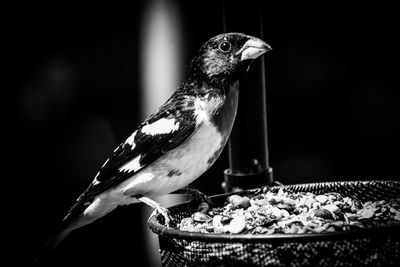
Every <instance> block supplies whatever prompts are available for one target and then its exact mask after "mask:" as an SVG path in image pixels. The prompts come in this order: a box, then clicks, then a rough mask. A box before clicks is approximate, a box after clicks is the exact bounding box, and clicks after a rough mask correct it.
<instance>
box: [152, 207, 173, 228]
mask: <svg viewBox="0 0 400 267" xmlns="http://www.w3.org/2000/svg"><path fill="white" fill-rule="evenodd" d="M156 211H157V212H158V213H159V214H161V215H162V216H163V217H164V224H165V226H167V227H170V226H171V214H170V213H169V211H168V209H166V208H164V207H161V206H160V207H159V208H158V209H156Z"/></svg>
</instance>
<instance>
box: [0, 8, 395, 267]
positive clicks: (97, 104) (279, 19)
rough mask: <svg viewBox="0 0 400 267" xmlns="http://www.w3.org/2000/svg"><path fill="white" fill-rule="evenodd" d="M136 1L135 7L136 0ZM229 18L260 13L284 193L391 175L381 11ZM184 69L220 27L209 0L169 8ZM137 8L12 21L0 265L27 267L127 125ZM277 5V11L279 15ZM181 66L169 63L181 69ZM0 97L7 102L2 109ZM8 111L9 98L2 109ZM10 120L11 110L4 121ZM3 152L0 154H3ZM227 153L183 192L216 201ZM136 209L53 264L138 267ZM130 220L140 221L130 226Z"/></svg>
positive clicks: (390, 89) (390, 75)
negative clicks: (8, 259) (5, 257)
mask: <svg viewBox="0 0 400 267" xmlns="http://www.w3.org/2000/svg"><path fill="white" fill-rule="evenodd" d="M138 2H139V1H138ZM229 4H230V5H236V9H237V10H241V11H243V12H241V14H240V15H238V18H237V19H238V20H240V21H242V22H243V24H244V25H245V24H246V18H249V17H251V16H254V14H255V13H253V11H254V12H256V11H255V10H257V12H258V10H259V9H260V8H261V7H262V8H263V19H264V32H263V35H264V39H265V40H266V41H267V42H268V43H269V44H270V45H271V46H272V47H273V51H272V52H270V53H268V54H267V55H266V66H267V68H266V69H267V73H266V77H267V111H268V130H269V132H268V134H269V137H268V138H269V151H270V164H271V166H272V167H273V168H274V175H275V178H276V179H277V180H279V181H281V182H282V183H284V184H290V183H302V182H317V181H332V180H345V179H351V180H353V179H398V177H399V174H400V172H399V169H398V164H399V163H398V162H399V156H398V151H399V150H398V149H399V132H400V127H399V126H400V115H399V114H400V93H399V88H398V87H399V86H398V79H397V77H398V57H397V53H398V49H399V47H398V42H397V40H396V39H397V36H398V27H397V23H396V22H397V21H396V17H395V14H394V8H393V7H390V6H384V5H380V6H370V7H368V6H358V7H349V6H339V4H336V6H329V7H322V6H309V7H306V6H302V7H301V8H298V7H290V9H289V6H286V7H284V8H275V7H272V6H269V5H268V3H264V4H260V3H258V2H256V1H245V3H243V2H241V3H233V2H229ZM178 6H179V10H180V12H181V16H182V20H183V21H184V35H183V38H184V39H185V43H186V44H187V46H186V48H185V51H184V55H185V62H186V66H187V64H188V63H189V60H190V58H191V57H192V56H193V55H194V54H195V53H196V50H197V49H198V48H199V47H200V46H201V44H202V43H203V42H205V41H206V40H208V39H209V38H210V37H212V36H214V35H216V34H219V33H221V32H222V17H221V15H222V9H221V7H222V3H221V2H219V1H201V2H200V1H198V2H196V3H195V2H192V1H191V2H190V3H189V1H186V2H185V1H181V2H178ZM143 8H144V4H143V3H135V5H134V6H133V7H131V8H130V9H129V15H128V16H126V15H122V14H121V15H120V16H118V17H115V15H116V14H118V13H114V14H113V15H111V14H107V13H101V14H100V13H96V12H94V11H91V12H88V13H83V14H79V15H78V14H75V13H73V12H65V13H66V14H64V13H63V11H64V9H63V8H62V7H59V8H57V9H56V10H51V9H50V11H44V10H42V11H40V12H38V11H35V12H32V11H31V10H27V11H26V12H16V14H15V15H14V16H13V19H12V20H10V23H9V26H8V31H9V32H10V33H11V36H10V38H9V39H8V40H10V42H7V43H9V44H10V45H11V49H9V50H7V51H6V52H7V53H6V54H8V56H11V59H12V60H11V62H10V64H9V65H8V69H9V70H11V71H12V76H10V77H11V78H12V81H13V82H12V85H13V86H12V87H11V88H12V90H13V93H14V92H15V93H16V94H15V96H16V97H15V100H16V101H15V106H14V107H13V109H11V110H12V112H6V113H5V114H4V116H5V117H7V118H9V117H11V118H12V121H11V122H10V123H9V122H6V120H4V123H6V124H7V125H9V126H10V127H7V128H8V129H9V128H12V131H10V132H8V131H7V132H8V133H11V137H10V139H8V140H11V142H8V141H6V139H5V140H4V141H5V142H6V144H5V146H7V145H11V146H12V147H11V150H10V152H5V153H7V155H6V157H7V158H8V159H11V160H10V162H9V163H8V166H7V167H9V168H12V170H13V171H12V175H7V177H9V179H7V180H8V181H11V185H10V186H8V187H7V188H6V189H5V190H6V191H7V192H6V193H10V194H11V195H12V196H11V197H10V198H7V200H8V201H7V204H6V205H5V206H6V208H10V210H11V211H10V212H7V213H6V214H9V216H6V217H7V218H8V217H9V218H10V219H7V220H6V221H7V222H8V223H10V224H11V225H12V227H10V229H11V231H12V232H10V234H11V235H12V238H11V240H10V246H8V247H9V248H10V249H11V251H12V253H10V254H9V256H12V257H13V259H12V261H13V262H15V263H16V264H28V263H29V261H30V259H32V258H33V256H34V254H35V251H36V250H37V249H38V248H39V247H40V245H41V244H43V243H44V242H45V240H46V239H47V238H48V237H49V236H50V235H51V233H52V232H53V231H54V230H55V229H56V227H57V224H58V222H59V221H60V220H61V218H63V216H64V215H65V212H66V211H67V210H68V208H69V206H71V205H72V203H73V202H74V200H75V199H76V198H77V197H78V195H79V194H80V193H81V192H82V191H83V190H84V189H85V188H86V186H87V185H88V184H89V183H90V182H91V180H92V179H93V177H94V175H95V174H96V172H97V170H98V168H99V167H100V166H101V165H102V164H103V162H104V160H105V159H106V158H107V157H108V156H109V155H110V153H111V152H112V150H113V149H114V147H115V146H116V145H117V144H118V143H119V142H121V141H123V140H124V139H125V138H126V137H127V136H128V135H129V134H130V133H131V132H132V130H133V129H134V127H135V126H136V125H138V123H140V121H139V118H138V114H139V109H140V103H138V99H139V93H140V91H139V86H140V83H139V77H140V73H141V69H140V68H139V67H140V66H139V61H138V60H139V53H140V51H139V40H138V38H139V27H140V15H141V13H142V12H143ZM289 10H290V11H289ZM186 66H182V68H185V67H186ZM4 101H7V100H4ZM7 102H8V101H7ZM10 113H11V114H10ZM5 146H4V147H5ZM227 165H228V161H227V155H226V152H225V153H224V154H223V155H222V156H221V157H220V159H219V160H218V161H217V163H216V164H215V165H214V166H213V167H212V168H211V169H210V170H209V171H208V172H207V173H206V174H205V175H204V176H203V177H202V178H201V179H199V180H197V181H196V182H195V183H194V185H193V186H194V187H196V188H198V189H200V190H202V191H204V192H205V193H206V194H216V193H221V187H220V183H221V181H222V179H223V175H222V171H223V170H224V169H225V168H227ZM138 216H141V205H134V206H130V207H122V208H119V209H117V210H116V211H114V212H113V213H111V214H109V215H107V216H106V217H105V218H103V219H102V220H99V221H97V222H95V223H93V224H92V225H91V226H88V227H84V228H82V229H80V230H77V231H76V233H74V234H72V235H71V236H70V237H68V238H67V239H66V240H65V242H63V243H62V244H61V245H60V247H59V249H58V250H57V251H56V252H55V254H54V255H53V258H52V262H51V263H52V264H54V265H55V266H60V265H61V264H63V263H65V264H66V263H68V264H79V263H90V264H91V265H95V264H97V263H114V264H126V263H128V264H129V266H141V265H147V264H148V263H149V261H148V259H146V256H145V255H146V254H145V252H144V247H145V246H144V245H143V243H144V242H145V241H144V240H143V231H142V229H143V227H141V225H139V220H138V219H137V218H138ZM142 221H143V220H140V223H141V222H142Z"/></svg>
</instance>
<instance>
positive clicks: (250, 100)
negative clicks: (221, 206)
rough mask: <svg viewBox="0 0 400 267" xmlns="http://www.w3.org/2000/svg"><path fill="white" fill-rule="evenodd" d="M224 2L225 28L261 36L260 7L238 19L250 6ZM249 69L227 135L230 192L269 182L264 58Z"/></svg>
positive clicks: (225, 180) (225, 188)
mask: <svg viewBox="0 0 400 267" xmlns="http://www.w3.org/2000/svg"><path fill="white" fill-rule="evenodd" d="M248 8H249V10H246V6H245V5H240V6H239V5H235V4H233V3H229V5H226V4H225V1H223V14H224V15H223V18H224V23H223V25H224V31H225V32H243V33H246V34H250V35H254V36H258V37H260V38H262V37H263V21H262V9H261V7H260V13H259V14H258V16H257V15H255V16H253V17H249V18H248V19H246V21H241V20H238V19H237V18H239V17H240V14H243V13H247V12H250V13H251V12H253V13H254V7H253V6H251V7H248ZM251 68H252V69H251V70H250V71H249V72H248V74H247V75H246V77H244V78H243V79H242V80H241V81H240V99H239V108H238V113H237V116H236V120H235V125H234V127H233V129H232V133H231V136H230V139H229V143H228V148H229V169H227V170H225V179H224V182H223V189H224V191H226V192H231V191H232V190H234V189H235V188H236V187H237V188H241V189H248V188H255V187H259V186H262V185H270V184H273V176H272V168H271V167H270V166H269V154H268V140H267V139H268V136H267V106H266V77H265V75H266V71H265V60H264V58H261V60H260V59H258V60H256V61H255V62H254V63H253V64H252V67H251Z"/></svg>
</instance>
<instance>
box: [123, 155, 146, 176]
mask: <svg viewBox="0 0 400 267" xmlns="http://www.w3.org/2000/svg"><path fill="white" fill-rule="evenodd" d="M141 167H142V166H141V165H140V156H137V157H136V158H134V159H132V160H131V161H129V162H127V163H126V164H124V165H123V166H122V167H121V168H119V170H120V171H127V172H136V171H137V170H139V169H140V168H141Z"/></svg>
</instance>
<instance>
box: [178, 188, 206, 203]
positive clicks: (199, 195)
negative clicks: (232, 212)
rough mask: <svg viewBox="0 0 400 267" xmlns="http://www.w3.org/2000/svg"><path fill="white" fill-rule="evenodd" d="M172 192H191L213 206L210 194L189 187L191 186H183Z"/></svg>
mask: <svg viewBox="0 0 400 267" xmlns="http://www.w3.org/2000/svg"><path fill="white" fill-rule="evenodd" d="M172 194H191V195H193V196H195V197H198V198H200V199H201V200H202V201H203V202H206V203H207V204H208V205H209V206H210V207H211V206H213V203H212V201H211V199H210V198H209V197H208V196H206V194H204V193H202V192H200V191H199V190H197V189H194V188H189V187H187V188H181V189H178V190H176V191H174V192H172Z"/></svg>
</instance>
